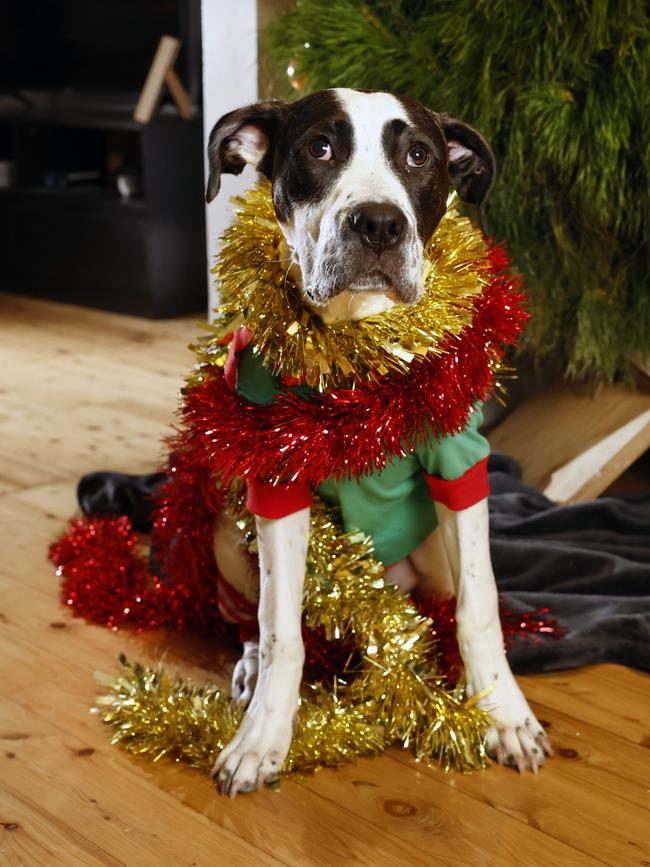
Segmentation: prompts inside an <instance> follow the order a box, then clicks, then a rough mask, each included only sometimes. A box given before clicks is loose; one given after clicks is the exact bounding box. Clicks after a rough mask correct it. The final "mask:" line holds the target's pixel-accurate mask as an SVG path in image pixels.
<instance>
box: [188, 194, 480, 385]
mask: <svg viewBox="0 0 650 867" xmlns="http://www.w3.org/2000/svg"><path fill="white" fill-rule="evenodd" d="M234 202H235V204H236V206H237V207H236V210H235V219H234V221H233V223H232V225H231V226H230V227H229V228H228V229H226V231H225V232H224V235H223V239H222V246H221V252H220V254H219V259H218V261H217V264H216V265H215V267H214V268H213V273H214V274H215V275H216V278H217V284H218V291H219V296H220V298H221V302H222V303H221V304H220V306H219V307H218V308H217V310H216V314H217V316H216V320H215V323H214V325H213V326H207V327H208V330H209V334H208V335H206V336H205V337H204V338H202V339H201V340H200V341H199V343H198V344H197V345H196V346H194V347H193V349H195V351H196V352H197V355H198V358H199V363H200V364H203V365H208V366H212V365H216V366H222V365H223V362H224V349H223V346H221V345H219V339H220V338H223V337H224V336H225V335H227V334H228V333H230V332H232V331H234V330H235V329H236V328H237V327H240V326H243V325H245V326H247V327H248V328H249V329H250V330H251V332H252V333H253V334H254V335H255V346H256V351H257V352H259V353H260V354H261V355H263V356H264V359H265V364H268V365H269V366H270V367H271V368H272V370H273V372H274V373H277V374H280V375H282V376H289V377H292V378H294V379H299V380H303V379H304V381H305V382H306V383H307V385H311V386H314V387H316V388H318V389H319V391H327V390H330V389H332V388H339V387H351V386H353V385H355V384H356V383H362V382H363V383H367V382H373V381H377V380H379V379H381V377H382V376H385V375H386V374H387V373H389V372H391V373H397V374H407V373H408V372H409V369H410V367H411V362H412V361H413V359H414V358H416V357H423V356H425V355H427V354H429V353H433V354H439V353H440V352H441V351H442V348H443V346H444V344H445V343H446V341H447V340H448V338H449V337H450V336H458V335H459V334H460V333H461V331H462V330H463V329H464V328H465V327H466V326H467V325H469V324H470V323H471V320H472V312H473V304H474V300H475V298H476V296H477V295H480V293H481V292H482V291H483V287H484V286H485V285H486V284H487V283H488V282H489V279H490V278H489V272H488V268H487V256H488V248H487V245H486V243H485V241H484V240H483V237H482V235H481V233H480V231H479V230H478V229H477V228H476V227H474V226H473V225H472V223H471V222H470V221H469V220H468V219H467V218H465V217H462V216H460V215H459V214H458V212H457V211H455V210H454V209H453V198H452V199H450V203H449V205H448V209H447V213H446V214H445V216H444V217H443V218H442V220H441V221H440V223H439V225H438V227H437V228H436V230H435V232H434V234H433V235H432V237H431V238H430V240H429V241H428V243H427V244H426V245H425V248H424V265H423V282H424V295H423V297H422V300H421V301H420V302H419V303H418V304H416V305H415V306H412V307H404V306H402V305H398V306H396V307H394V308H393V309H391V310H388V311H386V312H384V313H381V314H380V315H377V316H368V317H365V318H364V319H362V320H357V321H354V322H350V321H345V322H334V323H330V324H328V325H325V324H324V323H323V322H322V321H321V319H320V318H319V317H318V315H317V314H315V313H314V312H312V311H311V310H310V309H309V308H307V307H306V306H305V305H304V303H303V301H302V298H301V295H300V291H299V289H298V287H297V285H296V282H295V280H294V278H293V276H292V275H293V271H292V268H291V259H290V253H289V249H288V247H287V245H286V241H285V240H284V236H283V235H282V232H281V230H280V227H279V225H278V223H277V220H276V217H275V212H274V210H273V202H272V200H271V187H270V184H268V183H266V182H263V183H261V184H259V185H258V186H257V187H254V188H253V189H252V190H249V191H248V192H247V193H246V195H245V196H244V197H238V198H236V199H234ZM481 263H485V267H481ZM200 379H201V374H200V370H199V371H198V372H195V374H194V376H193V377H191V378H190V384H196V382H197V381H200Z"/></svg>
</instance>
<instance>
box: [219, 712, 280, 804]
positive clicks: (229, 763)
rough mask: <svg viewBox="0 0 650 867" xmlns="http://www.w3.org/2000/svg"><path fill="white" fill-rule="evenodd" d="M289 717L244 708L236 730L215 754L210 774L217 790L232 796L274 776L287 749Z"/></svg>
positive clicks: (251, 788)
mask: <svg viewBox="0 0 650 867" xmlns="http://www.w3.org/2000/svg"><path fill="white" fill-rule="evenodd" d="M291 734H292V720H291V716H290V715H287V714H284V715H283V716H282V719H281V718H280V716H278V717H273V718H271V719H269V717H268V715H267V714H265V713H264V711H263V708H260V711H259V712H258V713H255V712H253V711H252V709H251V710H249V711H248V713H247V714H246V716H245V717H244V719H243V720H242V724H241V726H240V727H239V731H238V732H237V734H236V735H235V737H234V738H233V739H232V740H231V741H230V743H229V744H228V746H227V747H225V748H224V749H223V750H222V751H221V753H220V754H219V758H218V759H217V761H216V762H215V763H214V767H213V768H212V773H211V776H213V777H216V778H217V782H218V785H219V792H220V793H221V794H222V795H229V796H230V797H231V798H234V797H235V795H236V794H237V793H238V792H253V791H255V789H258V788H260V787H261V786H263V785H264V783H265V782H267V781H269V780H271V779H273V778H274V777H277V776H278V774H279V773H280V771H281V769H282V764H283V762H284V760H285V758H286V755H287V752H288V751H289V745H290V744H291Z"/></svg>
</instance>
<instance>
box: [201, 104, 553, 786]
mask: <svg viewBox="0 0 650 867" xmlns="http://www.w3.org/2000/svg"><path fill="white" fill-rule="evenodd" d="M208 154H209V164H210V177H209V181H208V191H207V200H208V202H210V201H212V199H213V198H214V197H215V196H216V195H217V193H218V191H219V186H220V176H221V174H222V173H232V174H239V173H240V172H241V171H242V169H243V167H244V165H245V164H249V165H252V166H253V167H254V168H256V169H257V170H258V171H260V172H261V173H262V174H263V175H265V176H266V177H267V178H269V179H270V180H271V181H272V188H273V203H274V206H275V211H276V214H277V217H278V220H279V223H280V226H281V228H282V231H283V233H284V235H285V237H286V240H287V244H288V248H289V251H290V256H291V259H292V263H293V265H294V266H296V268H297V269H298V270H299V274H300V280H301V287H302V292H303V294H304V301H305V303H306V304H308V305H309V306H310V307H311V308H312V309H314V310H316V311H317V312H318V314H319V315H320V316H321V317H322V319H323V320H324V321H326V322H331V321H335V320H340V319H343V318H351V319H359V318H361V317H363V316H367V315H371V314H376V313H380V312H382V311H384V310H386V309H388V308H390V307H392V306H393V305H395V304H415V303H417V302H418V300H419V299H420V298H421V296H422V292H423V285H422V282H421V271H422V259H423V244H424V243H425V242H426V241H427V240H428V238H429V237H430V236H431V234H432V233H433V230H434V229H435V227H436V226H437V224H438V222H439V221H440V219H441V217H442V215H443V213H444V211H445V204H446V200H447V195H448V192H449V187H450V184H451V185H453V186H454V187H455V188H456V190H457V191H458V193H459V195H460V197H461V198H462V199H463V200H465V201H468V202H472V203H474V204H476V205H477V206H478V207H479V212H481V211H482V206H483V205H484V203H485V200H486V197H487V195H488V192H489V190H490V186H491V184H492V180H493V176H494V157H493V155H492V152H491V150H490V148H489V146H488V144H487V142H486V141H485V140H484V139H483V138H482V136H480V135H479V134H478V133H477V132H476V131H475V130H474V129H472V128H471V127H469V126H467V125H466V124H464V123H462V122H461V121H458V120H456V119H454V118H451V117H449V116H448V115H445V114H436V113H434V112H432V111H429V110H428V109H427V108H425V107H424V106H422V105H421V104H419V103H418V102H415V101H414V100H411V99H405V98H398V97H395V96H392V95H391V94H388V93H374V92H362V91H357V90H347V89H336V90H326V91H322V92H319V93H313V94H310V95H309V96H306V97H304V98H303V99H300V100H298V101H297V102H293V103H285V102H280V101H271V102H261V103H258V104H256V105H251V106H248V107H246V108H242V109H239V110H237V111H233V112H231V113H230V114H227V115H225V116H224V117H222V118H221V120H219V122H218V123H217V124H216V126H215V127H214V129H213V130H212V133H211V135H210V142H209V149H208ZM436 510H437V513H438V521H439V527H438V529H436V530H435V531H434V532H433V533H432V534H431V536H430V537H429V538H427V539H426V540H425V541H424V542H423V543H422V544H421V545H420V546H419V547H418V548H417V549H416V550H414V551H413V552H412V553H411V554H410V555H409V556H408V557H407V558H406V559H404V560H402V561H401V562H399V563H397V564H394V565H393V566H391V567H390V568H389V569H388V570H387V573H386V579H387V581H388V582H391V583H397V584H399V585H400V586H402V587H403V588H404V589H409V590H410V589H411V588H413V587H414V586H415V585H416V584H419V585H420V586H423V587H424V588H425V589H426V590H428V591H433V590H435V591H437V592H438V593H443V594H444V593H455V595H456V597H457V611H456V620H457V631H458V643H459V646H460V651H461V655H462V659H463V663H464V666H465V675H466V681H467V692H468V695H470V696H471V695H474V694H476V693H478V692H481V691H482V690H485V689H486V688H492V691H491V692H489V695H487V697H484V698H482V699H481V700H480V703H481V704H482V705H483V706H485V707H486V708H487V709H488V710H489V711H490V713H491V715H492V718H493V721H494V726H493V727H492V728H491V729H490V731H489V732H488V735H487V748H488V751H489V752H490V754H491V755H493V756H495V757H496V758H497V760H498V761H500V762H503V763H507V764H511V765H513V766H515V767H517V768H518V769H519V771H520V772H521V771H523V770H524V769H526V768H529V769H531V770H533V771H537V770H538V768H539V767H540V766H541V765H542V764H543V762H544V754H545V752H546V753H550V745H549V742H548V740H547V739H546V736H545V734H544V731H543V729H542V727H541V725H540V724H539V722H538V721H537V720H536V719H535V716H534V714H533V713H532V711H531V710H530V707H529V706H528V703H527V702H526V699H525V698H524V696H523V694H522V692H521V690H520V689H519V687H518V686H517V683H516V682H515V679H514V677H513V675H512V672H511V671H510V667H509V665H508V662H507V660H506V657H505V653H504V647H503V636H502V633H501V626H500V623H499V613H498V602H497V591H496V585H495V581H494V575H493V572H492V566H491V563H490V549H489V536H488V509H487V501H486V500H483V501H481V502H479V503H477V504H475V505H473V506H471V507H470V508H468V509H465V510H464V511H460V512H453V511H450V510H449V509H447V508H445V507H444V506H441V505H436ZM256 524H257V536H258V547H259V577H258V576H257V574H256V575H252V574H251V567H250V562H249V560H248V558H247V557H245V556H244V554H243V553H241V551H240V549H239V547H238V546H237V545H236V544H234V541H235V538H236V532H237V531H236V528H235V527H234V525H233V524H232V523H229V522H228V519H227V518H223V519H222V520H220V522H219V523H218V526H217V528H216V531H215V539H214V550H215V555H216V558H217V563H218V566H219V570H220V572H221V573H222V574H223V576H224V578H225V579H226V580H227V581H232V583H233V584H234V586H241V585H242V581H245V582H247V583H248V584H249V585H250V584H251V583H253V582H255V583H256V582H257V581H259V608H258V620H259V643H258V642H256V641H250V642H246V643H245V645H244V653H243V656H242V659H241V660H240V661H239V663H238V664H237V666H236V668H235V671H234V674H233V684H232V687H233V696H234V698H235V699H236V700H238V701H242V702H245V703H248V709H247V712H246V714H245V716H244V718H243V721H242V724H241V726H240V729H239V731H238V732H237V734H236V735H235V737H234V738H233V739H232V741H231V742H230V743H229V744H228V746H227V747H226V748H225V749H224V750H223V751H222V753H221V754H220V756H219V758H218V760H217V762H216V764H215V766H214V771H213V773H214V774H215V775H216V776H217V778H218V781H219V786H220V789H221V791H222V792H224V793H227V794H230V795H231V796H234V795H236V794H237V792H248V791H251V790H254V789H256V788H257V787H258V786H260V785H261V784H262V783H263V782H264V780H265V779H267V778H268V777H271V776H273V775H275V774H277V772H278V771H279V769H280V768H281V766H282V763H283V761H284V758H285V756H286V754H287V751H288V749H289V744H290V741H291V735H292V726H293V719H294V714H295V712H296V708H297V704H298V697H299V688H300V681H301V674H302V667H303V660H304V650H303V644H302V638H301V626H300V623H301V607H302V590H303V579H304V571H305V557H306V550H307V538H308V531H309V509H308V508H307V509H302V510H300V511H298V512H295V513H293V514H290V515H288V516H286V517H283V518H278V519H269V518H262V517H259V516H258V517H257V518H256Z"/></svg>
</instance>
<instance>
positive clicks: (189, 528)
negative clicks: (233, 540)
mask: <svg viewBox="0 0 650 867" xmlns="http://www.w3.org/2000/svg"><path fill="white" fill-rule="evenodd" d="M175 445H177V446H179V445H180V443H175ZM168 472H169V474H170V475H169V480H168V481H167V482H166V483H165V484H164V485H163V486H162V487H161V489H160V490H159V492H158V493H157V496H156V499H157V514H156V517H155V521H154V527H153V530H152V536H151V542H152V550H153V552H154V556H155V559H156V561H157V563H158V564H160V570H159V571H160V574H159V575H151V574H150V572H149V564H148V562H147V560H146V559H145V558H144V557H142V556H140V555H139V554H138V553H137V545H138V538H137V536H136V534H135V533H134V532H133V529H132V527H131V523H130V521H129V520H128V518H126V517H118V518H84V519H81V520H77V521H73V522H72V523H71V525H70V528H69V530H68V533H67V534H66V535H65V536H63V538H62V539H60V540H59V541H58V542H56V543H55V544H54V545H52V547H51V548H50V557H51V559H52V560H53V562H54V563H55V565H56V566H57V574H59V575H61V576H62V577H63V588H62V592H63V601H64V603H65V604H66V605H67V606H68V607H69V608H70V609H71V610H72V611H73V613H75V614H77V615H79V616H82V617H85V618H86V619H88V620H90V621H92V622H94V623H101V624H104V625H106V626H108V627H109V628H112V629H117V628H118V627H121V626H129V627H131V628H135V629H136V631H141V630H143V629H153V628H156V627H164V628H167V629H175V630H184V629H193V630H196V631H200V632H208V633H214V632H220V631H223V628H224V624H223V621H222V619H221V617H220V616H219V612H218V608H217V569H216V565H215V561H214V554H213V551H212V531H213V525H214V519H215V515H216V513H217V510H218V509H219V507H220V505H221V499H222V498H221V495H220V494H219V492H218V491H217V489H216V486H215V484H214V482H213V481H212V479H211V477H210V475H209V474H207V473H206V472H205V470H204V469H203V468H202V467H200V466H199V465H198V464H197V463H196V461H195V460H194V455H193V454H192V453H191V452H190V451H188V450H185V451H183V450H182V449H177V450H176V451H175V452H174V453H173V457H172V461H171V463H170V467H169V470H168Z"/></svg>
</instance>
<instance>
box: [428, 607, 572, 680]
mask: <svg viewBox="0 0 650 867" xmlns="http://www.w3.org/2000/svg"><path fill="white" fill-rule="evenodd" d="M413 601H414V602H415V605H416V607H417V609H418V611H419V612H420V614H422V616H423V617H428V618H430V619H431V620H432V622H433V625H432V627H431V633H432V638H433V640H434V650H435V653H436V659H437V662H438V665H439V666H440V669H441V672H442V673H443V674H445V675H446V676H447V679H448V680H449V683H451V684H454V683H457V681H458V678H459V677H460V674H461V672H462V668H463V663H462V660H461V657H460V651H459V649H458V642H457V641H456V598H455V597H454V596H436V594H435V593H434V594H433V595H432V596H430V597H422V596H417V595H416V596H415V597H414V600H413ZM499 617H500V620H501V629H502V630H503V641H504V645H505V648H506V651H507V650H508V648H509V647H511V645H512V642H513V641H514V640H515V639H516V638H530V639H531V640H533V641H536V642H539V641H542V639H545V638H554V639H559V638H563V637H564V635H565V634H566V628H565V627H564V626H560V624H559V623H558V622H557V620H555V618H554V617H551V612H550V609H549V608H540V609H538V610H535V611H526V612H524V613H523V614H522V613H519V612H517V611H513V610H512V609H511V608H508V606H507V605H506V604H505V603H504V601H503V599H502V598H501V597H499Z"/></svg>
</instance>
